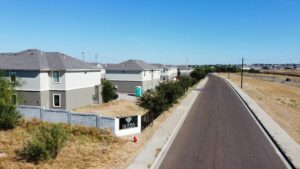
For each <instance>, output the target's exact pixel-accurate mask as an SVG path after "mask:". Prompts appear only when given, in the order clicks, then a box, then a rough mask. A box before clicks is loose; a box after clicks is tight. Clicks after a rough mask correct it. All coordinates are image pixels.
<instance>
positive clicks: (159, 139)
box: [127, 78, 207, 169]
mask: <svg viewBox="0 0 300 169" xmlns="http://www.w3.org/2000/svg"><path fill="white" fill-rule="evenodd" d="M206 81H207V78H205V79H203V80H202V81H201V82H200V83H199V84H198V85H197V87H196V89H200V88H202V87H203V86H204V85H205V83H206ZM198 95H199V90H193V91H191V93H189V94H188V95H187V96H186V98H184V100H183V101H182V103H181V104H180V105H179V106H178V107H177V108H176V110H175V111H174V112H173V113H172V114H171V115H170V116H169V118H168V119H167V120H165V121H164V122H163V123H162V124H161V126H160V127H159V128H158V130H157V131H156V132H155V133H154V134H153V136H152V138H151V140H149V141H148V143H147V145H146V146H145V148H144V150H143V151H142V152H141V153H140V154H139V155H138V156H137V158H136V159H135V160H134V162H133V163H132V164H131V165H130V166H129V167H128V168H127V169H148V168H153V169H154V168H158V167H159V165H160V163H161V161H162V160H163V158H164V156H165V154H166V153H167V152H168V149H169V148H170V146H171V144H172V142H173V140H174V139H175V137H176V135H177V133H178V131H179V129H180V127H181V126H182V124H183V122H184V120H185V118H186V116H187V114H188V112H189V110H190V108H191V107H192V105H193V103H194V102H195V100H196V98H197V96H198Z"/></svg>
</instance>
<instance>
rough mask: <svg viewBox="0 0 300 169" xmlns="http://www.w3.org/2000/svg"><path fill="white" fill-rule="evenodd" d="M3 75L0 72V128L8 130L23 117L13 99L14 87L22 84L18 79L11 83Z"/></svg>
mask: <svg viewBox="0 0 300 169" xmlns="http://www.w3.org/2000/svg"><path fill="white" fill-rule="evenodd" d="M3 75H4V74H3V72H0V129H5V130H6V129H12V128H15V127H16V126H17V124H18V123H19V121H20V119H21V117H22V116H21V114H20V113H19V112H18V111H17V110H16V106H15V105H14V103H13V99H12V97H13V94H14V88H15V87H16V86H20V85H21V84H20V83H19V82H18V81H17V82H16V83H11V82H10V81H9V80H7V79H6V78H4V77H3Z"/></svg>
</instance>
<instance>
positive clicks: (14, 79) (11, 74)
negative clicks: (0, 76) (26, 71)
mask: <svg viewBox="0 0 300 169" xmlns="http://www.w3.org/2000/svg"><path fill="white" fill-rule="evenodd" d="M9 76H10V81H11V82H13V83H14V82H16V80H17V75H16V72H9Z"/></svg>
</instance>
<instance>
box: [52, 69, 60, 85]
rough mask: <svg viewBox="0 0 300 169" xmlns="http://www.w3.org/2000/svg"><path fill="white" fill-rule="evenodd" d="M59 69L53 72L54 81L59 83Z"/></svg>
mask: <svg viewBox="0 0 300 169" xmlns="http://www.w3.org/2000/svg"><path fill="white" fill-rule="evenodd" d="M59 76H60V74H59V71H53V72H52V78H53V83H59Z"/></svg>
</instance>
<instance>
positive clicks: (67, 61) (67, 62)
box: [0, 49, 100, 71]
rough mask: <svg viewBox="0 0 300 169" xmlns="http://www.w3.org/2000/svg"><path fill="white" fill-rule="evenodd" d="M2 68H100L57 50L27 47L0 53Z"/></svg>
mask: <svg viewBox="0 0 300 169" xmlns="http://www.w3.org/2000/svg"><path fill="white" fill-rule="evenodd" d="M0 69H3V70H74V71H80V70H100V68H99V67H97V66H94V65H92V64H90V63H87V62H83V61H81V60H78V59H76V58H73V57H71V56H68V55H65V54H62V53H59V52H43V51H40V50H37V49H28V50H24V51H21V52H18V53H0Z"/></svg>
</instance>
